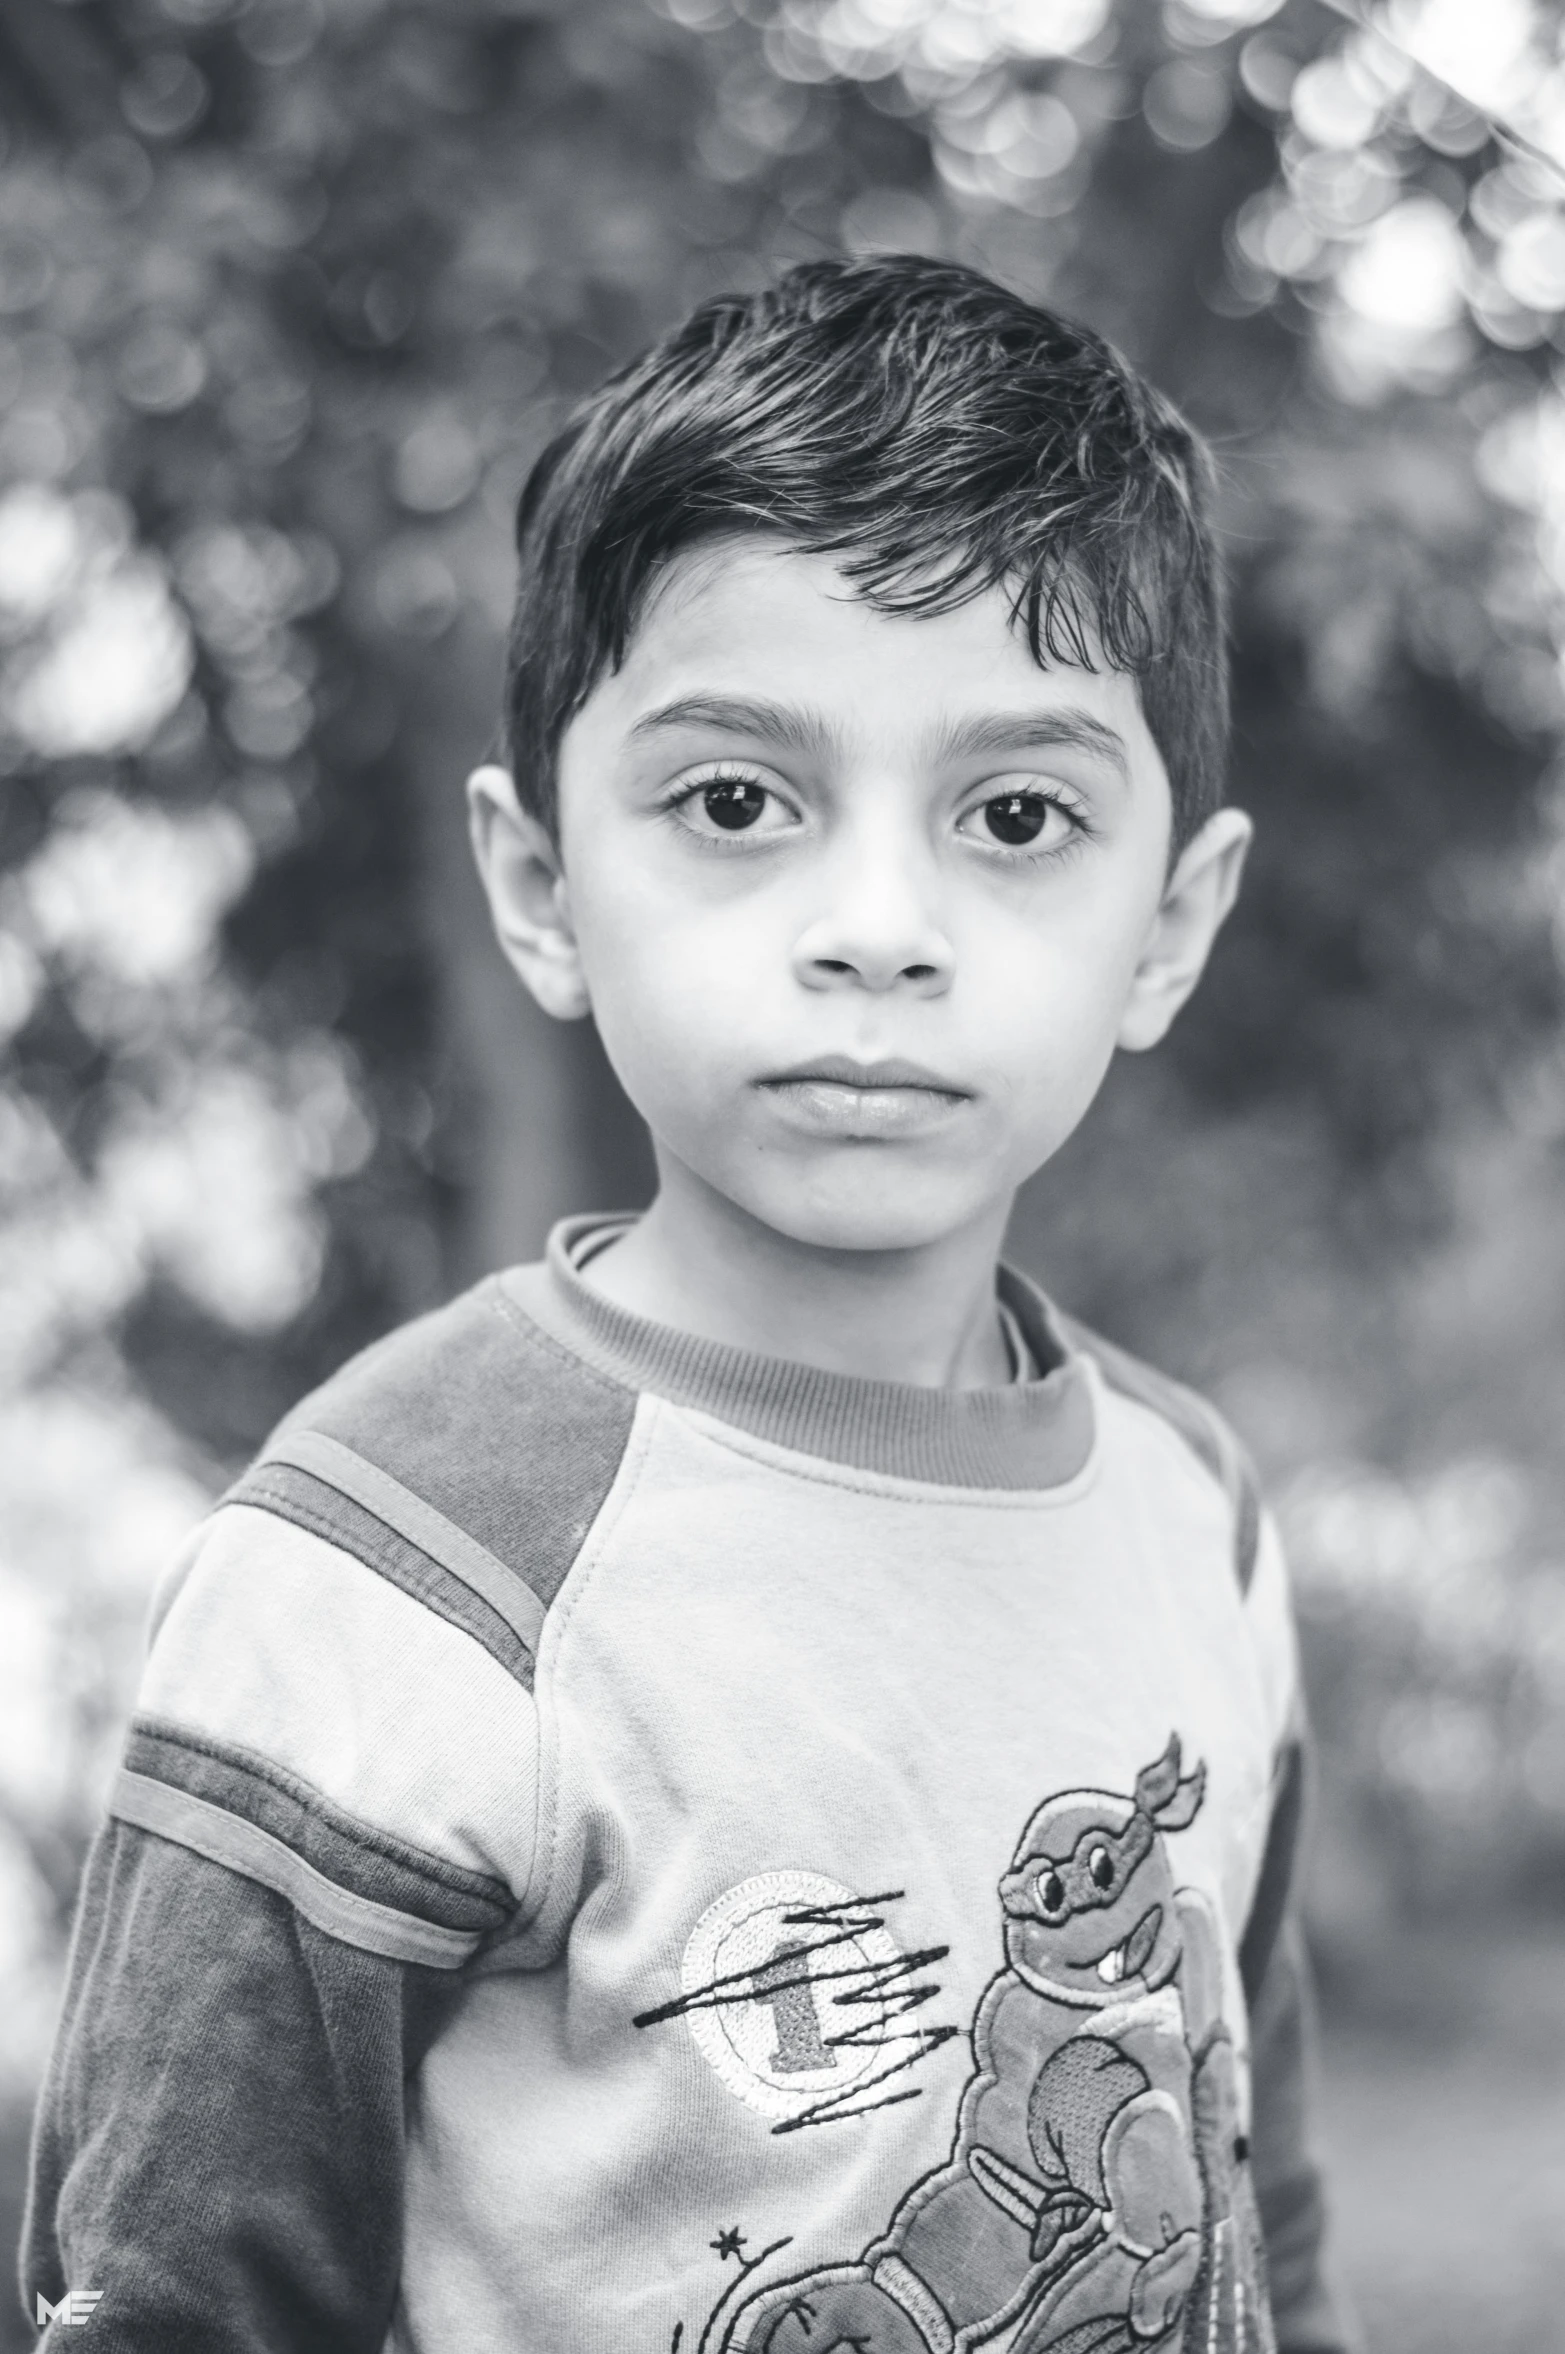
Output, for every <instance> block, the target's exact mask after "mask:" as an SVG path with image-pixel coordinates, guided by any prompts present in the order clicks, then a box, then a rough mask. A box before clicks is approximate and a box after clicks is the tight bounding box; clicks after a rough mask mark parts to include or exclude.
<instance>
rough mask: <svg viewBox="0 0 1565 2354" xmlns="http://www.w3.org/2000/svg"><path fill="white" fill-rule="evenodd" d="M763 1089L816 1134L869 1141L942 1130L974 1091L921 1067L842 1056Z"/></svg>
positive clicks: (781, 1076)
mask: <svg viewBox="0 0 1565 2354" xmlns="http://www.w3.org/2000/svg"><path fill="white" fill-rule="evenodd" d="M758 1084H759V1086H760V1088H761V1090H762V1092H763V1093H764V1094H766V1095H767V1096H769V1097H770V1098H771V1100H772V1101H773V1102H774V1103H776V1104H778V1105H779V1106H780V1107H782V1108H783V1109H784V1110H785V1111H786V1112H787V1113H788V1114H789V1115H790V1116H791V1117H792V1118H793V1119H794V1120H795V1121H796V1122H797V1123H798V1124H799V1125H801V1126H803V1127H806V1128H809V1129H811V1130H812V1131H813V1132H814V1133H815V1134H817V1135H829V1136H840V1137H848V1138H859V1139H862V1140H865V1141H873V1140H874V1139H876V1138H880V1137H900V1136H915V1135H921V1134H923V1133H924V1132H925V1131H926V1130H928V1129H931V1128H936V1127H941V1126H943V1125H944V1124H945V1123H946V1122H947V1121H948V1120H949V1119H950V1118H951V1117H952V1115H953V1114H954V1113H956V1112H958V1111H960V1109H961V1107H962V1106H963V1104H965V1103H970V1102H971V1101H972V1091H971V1089H969V1088H966V1087H958V1086H956V1085H955V1084H954V1082H953V1081H951V1080H950V1079H946V1078H943V1077H942V1076H941V1074H940V1073H939V1072H938V1071H930V1070H926V1069H925V1068H924V1066H923V1065H922V1064H921V1063H909V1062H901V1061H887V1062H876V1063H857V1062H854V1061H853V1060H852V1059H851V1057H849V1056H847V1055H842V1054H828V1055H822V1056H820V1057H819V1058H818V1059H817V1060H815V1061H812V1062H807V1063H797V1064H795V1065H794V1067H793V1068H792V1069H791V1070H786V1071H777V1072H774V1073H773V1074H772V1075H771V1076H770V1077H769V1078H766V1079H762V1080H760V1081H759V1082H758Z"/></svg>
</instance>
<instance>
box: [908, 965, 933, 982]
mask: <svg viewBox="0 0 1565 2354" xmlns="http://www.w3.org/2000/svg"><path fill="white" fill-rule="evenodd" d="M902 970H903V973H904V975H905V976H906V978H907V979H908V980H910V981H932V980H933V979H934V977H935V968H934V966H933V965H932V964H910V965H904V966H903V968H902Z"/></svg>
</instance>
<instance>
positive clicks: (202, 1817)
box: [109, 1770, 481, 1970]
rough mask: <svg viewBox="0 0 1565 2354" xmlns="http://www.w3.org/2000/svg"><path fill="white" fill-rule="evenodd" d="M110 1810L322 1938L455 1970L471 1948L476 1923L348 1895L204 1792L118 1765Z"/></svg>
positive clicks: (477, 1940) (476, 1941)
mask: <svg viewBox="0 0 1565 2354" xmlns="http://www.w3.org/2000/svg"><path fill="white" fill-rule="evenodd" d="M109 1812H110V1813H111V1814H112V1815H115V1816H117V1817H118V1818H119V1820H120V1821H121V1822H122V1823H133V1824H135V1825H136V1827H137V1828H138V1829H139V1830H143V1831H153V1832H155V1833H156V1834H157V1836H158V1837H159V1838H160V1839H170V1840H173V1841H174V1842H175V1843H176V1844H177V1845H178V1846H180V1847H188V1848H189V1849H190V1850H191V1851H192V1853H193V1854H195V1855H202V1856H205V1857H206V1858H207V1860H208V1862H209V1863H214V1864H223V1865H226V1866H227V1868H228V1870H229V1871H231V1872H238V1873H240V1874H241V1875H242V1876H243V1877H244V1878H245V1879H247V1880H256V1881H258V1882H259V1883H260V1885H261V1886H262V1887H263V1888H270V1889H272V1890H274V1891H275V1892H276V1894H277V1895H279V1896H283V1897H286V1898H287V1900H288V1902H289V1903H290V1904H291V1905H292V1906H293V1908H294V1910H295V1911H296V1912H299V1913H302V1914H303V1916H304V1918H305V1919H306V1920H307V1921H313V1922H314V1924H315V1926H316V1928H317V1929H320V1930H323V1931H324V1932H325V1934H326V1935H327V1936H328V1937H335V1938H337V1939H338V1940H339V1941H340V1943H342V1944H344V1945H356V1946H359V1947H361V1948H362V1949H363V1950H364V1952H366V1953H374V1954H381V1955H384V1957H385V1958H386V1959H387V1960H388V1961H393V1962H418V1963H422V1964H423V1965H424V1966H425V1967H426V1968H428V1969H434V1970H458V1969H460V1968H461V1966H462V1964H463V1963H464V1962H465V1961H468V1960H469V1959H470V1958H471V1956H472V1955H473V1954H474V1953H475V1952H476V1951H477V1948H478V1945H479V1943H480V1939H481V1932H480V1931H478V1930H462V1929H442V1928H439V1927H437V1926H436V1925H435V1923H433V1922H431V1921H421V1920H418V1919H417V1918H416V1917H415V1916H414V1915H413V1914H411V1913H401V1912H396V1911H394V1910H393V1909H392V1907H391V1906H390V1905H384V1904H375V1903H373V1902H371V1900H370V1899H369V1898H368V1897H363V1896H355V1895H353V1894H352V1893H351V1892H350V1891H349V1890H348V1889H346V1888H340V1887H339V1886H338V1885H337V1883H336V1881H334V1880H328V1879H327V1878H326V1876H325V1874H324V1873H323V1872H317V1871H316V1870H315V1868H314V1866H313V1865H311V1864H307V1863H306V1862H305V1861H304V1859H303V1857H302V1856H299V1855H296V1854H295V1853H294V1851H293V1849H292V1848H291V1847H285V1846H284V1844H283V1842H282V1841H281V1840H280V1839H274V1838H273V1836H272V1834H271V1833H270V1832H269V1831H263V1830H261V1829H260V1827H259V1826H258V1825H257V1824H255V1823H251V1822H246V1821H244V1820H242V1819H241V1818H240V1817H239V1816H238V1815H231V1814H229V1813H228V1811H227V1810H226V1808H224V1807H221V1806H214V1805H213V1804H212V1803H211V1801H210V1800H209V1799H205V1798H197V1797H194V1796H193V1795H192V1794H191V1793H190V1792H189V1791H188V1790H176V1789H174V1788H173V1787H172V1786H171V1785H170V1784H169V1783H167V1782H155V1781H152V1780H149V1779H148V1777H147V1776H146V1775H144V1774H135V1773H131V1772H130V1771H128V1770H123V1771H121V1773H120V1774H119V1775H118V1776H117V1778H116V1780H115V1784H114V1790H113V1795H112V1796H111V1798H110V1801H109Z"/></svg>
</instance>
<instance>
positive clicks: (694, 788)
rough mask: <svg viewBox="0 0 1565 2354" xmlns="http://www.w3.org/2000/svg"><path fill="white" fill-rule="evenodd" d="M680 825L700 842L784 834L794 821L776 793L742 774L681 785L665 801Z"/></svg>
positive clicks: (788, 809) (703, 778)
mask: <svg viewBox="0 0 1565 2354" xmlns="http://www.w3.org/2000/svg"><path fill="white" fill-rule="evenodd" d="M666 806H667V807H669V808H670V809H672V811H673V813H674V815H675V816H676V817H677V818H678V819H679V822H680V824H681V825H684V826H688V828H689V829H690V831H691V832H692V833H693V834H697V835H699V836H700V837H701V839H702V840H703V841H707V842H714V841H719V840H721V839H722V838H723V837H724V836H727V837H728V838H729V839H730V840H731V839H732V838H733V836H734V835H736V834H763V835H764V834H780V833H786V832H788V831H790V830H791V828H792V827H793V826H795V825H797V823H798V817H797V815H796V813H795V812H794V811H793V810H792V809H790V808H789V806H788V804H787V802H786V801H785V800H784V799H783V797H782V795H781V794H780V793H777V792H775V791H774V790H773V789H772V787H771V786H770V785H766V784H763V783H762V782H761V780H760V778H759V777H756V776H749V775H745V774H743V773H740V774H737V775H732V776H730V775H720V776H708V777H702V778H700V779H698V780H697V782H696V783H694V784H691V785H686V786H684V787H683V788H682V789H681V790H680V791H679V792H677V793H675V794H674V795H673V797H672V799H671V800H670V801H669V802H668V803H667V804H666Z"/></svg>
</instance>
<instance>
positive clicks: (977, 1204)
mask: <svg viewBox="0 0 1565 2354" xmlns="http://www.w3.org/2000/svg"><path fill="white" fill-rule="evenodd" d="M744 1207H745V1208H746V1209H747V1210H748V1211H749V1212H750V1214H751V1216H752V1217H755V1218H758V1219H759V1220H760V1221H761V1223H762V1224H763V1225H766V1226H770V1227H771V1228H772V1230H773V1231H774V1233H777V1234H781V1235H785V1236H786V1237H787V1239H788V1240H789V1241H790V1242H794V1243H802V1244H803V1245H805V1247H806V1248H808V1249H812V1250H818V1251H856V1252H872V1251H917V1250H928V1249H931V1248H933V1247H934V1246H936V1245H938V1244H940V1243H942V1242H945V1241H947V1240H948V1239H949V1238H950V1237H951V1236H952V1235H954V1234H958V1233H960V1232H962V1231H963V1230H964V1229H965V1228H968V1227H971V1226H972V1225H973V1224H974V1222H975V1220H978V1219H980V1218H983V1217H984V1216H985V1215H986V1214H987V1213H989V1212H990V1211H991V1210H992V1208H993V1207H994V1204H993V1202H992V1200H991V1197H990V1195H989V1193H988V1190H987V1189H980V1188H976V1187H975V1188H973V1189H972V1190H971V1191H969V1190H968V1189H967V1188H964V1187H951V1186H944V1185H931V1184H929V1183H927V1182H921V1181H920V1180H918V1179H917V1178H915V1177H912V1176H911V1174H910V1176H909V1178H907V1179H903V1180H900V1181H899V1179H898V1178H897V1176H896V1175H894V1174H893V1173H892V1172H891V1171H889V1170H886V1169H884V1168H879V1169H877V1168H875V1167H873V1166H872V1167H870V1168H864V1169H860V1170H858V1171H856V1172H854V1174H853V1175H852V1177H851V1178H847V1179H843V1180H839V1181H838V1182H836V1183H834V1184H831V1185H829V1186H824V1187H815V1186H810V1187H803V1188H800V1189H798V1190H797V1191H795V1190H794V1189H793V1188H791V1187H788V1186H785V1185H778V1186H767V1187H765V1188H763V1189H762V1192H761V1196H760V1198H753V1199H751V1200H749V1201H747V1202H746V1203H745V1204H744Z"/></svg>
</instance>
